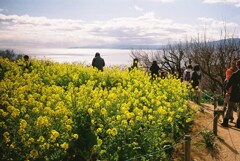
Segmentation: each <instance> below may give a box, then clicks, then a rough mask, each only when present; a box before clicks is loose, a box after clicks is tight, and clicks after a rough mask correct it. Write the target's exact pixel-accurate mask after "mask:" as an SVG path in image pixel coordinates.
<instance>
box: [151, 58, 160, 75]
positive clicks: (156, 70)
mask: <svg viewBox="0 0 240 161" xmlns="http://www.w3.org/2000/svg"><path fill="white" fill-rule="evenodd" d="M150 71H151V76H152V80H153V79H156V77H159V71H160V67H159V66H158V64H157V61H155V60H154V61H153V62H152V65H151V67H150Z"/></svg>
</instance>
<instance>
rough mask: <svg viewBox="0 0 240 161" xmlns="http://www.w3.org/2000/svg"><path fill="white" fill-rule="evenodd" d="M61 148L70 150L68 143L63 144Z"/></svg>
mask: <svg viewBox="0 0 240 161" xmlns="http://www.w3.org/2000/svg"><path fill="white" fill-rule="evenodd" d="M61 148H63V149H64V150H67V149H68V143H66V142H64V143H63V144H61Z"/></svg>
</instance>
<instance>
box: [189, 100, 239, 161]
mask: <svg viewBox="0 0 240 161" xmlns="http://www.w3.org/2000/svg"><path fill="white" fill-rule="evenodd" d="M201 108H202V109H203V111H204V112H201V113H200V114H199V115H198V116H197V119H196V121H195V123H194V127H193V131H192V135H194V134H195V133H197V132H198V131H199V130H201V129H204V128H207V129H208V130H212V129H213V109H214V107H213V105H210V104H202V105H201ZM236 119H237V116H236V112H234V122H233V123H229V128H225V127H222V126H221V122H222V116H220V118H219V119H218V129H217V136H216V137H215V138H214V140H215V143H216V146H215V148H213V149H209V148H205V146H204V141H203V138H202V136H201V135H199V136H198V137H197V138H194V139H193V140H192V143H191V145H192V148H191V149H192V152H191V156H192V160H193V161H240V129H238V128H235V127H234V126H235V123H236Z"/></svg>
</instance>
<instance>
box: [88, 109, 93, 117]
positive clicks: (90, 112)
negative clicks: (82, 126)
mask: <svg viewBox="0 0 240 161" xmlns="http://www.w3.org/2000/svg"><path fill="white" fill-rule="evenodd" d="M92 113H93V109H92V108H89V109H88V114H89V115H90V116H91V115H92Z"/></svg>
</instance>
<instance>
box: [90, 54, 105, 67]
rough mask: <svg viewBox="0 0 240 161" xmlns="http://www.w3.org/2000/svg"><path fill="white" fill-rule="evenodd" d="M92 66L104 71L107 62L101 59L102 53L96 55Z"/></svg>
mask: <svg viewBox="0 0 240 161" xmlns="http://www.w3.org/2000/svg"><path fill="white" fill-rule="evenodd" d="M92 66H93V67H96V68H97V69H98V70H100V71H103V67H104V66H105V61H104V59H103V58H101V56H100V53H98V52H97V53H96V54H95V57H94V58H93V60H92Z"/></svg>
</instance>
